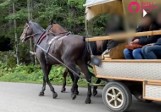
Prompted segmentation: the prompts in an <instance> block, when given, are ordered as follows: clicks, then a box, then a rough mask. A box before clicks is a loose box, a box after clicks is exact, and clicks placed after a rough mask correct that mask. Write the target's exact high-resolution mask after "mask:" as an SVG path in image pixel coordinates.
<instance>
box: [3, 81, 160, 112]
mask: <svg viewBox="0 0 161 112" xmlns="http://www.w3.org/2000/svg"><path fill="white" fill-rule="evenodd" d="M40 89H41V85H39V84H23V83H5V82H0V112H108V111H107V109H106V107H105V106H104V104H103V102H102V99H101V90H100V91H99V94H98V95H97V96H96V97H92V104H90V105H86V104H84V99H85V96H86V89H84V88H81V89H79V91H80V95H79V96H78V97H77V99H76V100H74V101H73V100H71V98H70V93H69V92H67V93H60V92H59V91H60V89H61V87H59V86H56V87H55V89H56V91H57V92H59V93H58V94H59V96H58V99H52V94H51V92H50V91H49V89H47V90H46V94H45V96H44V97H39V96H38V92H39V91H40ZM69 90H70V88H67V91H69ZM130 112H161V104H159V103H150V104H145V103H141V102H137V101H136V100H133V104H132V107H131V108H130Z"/></svg>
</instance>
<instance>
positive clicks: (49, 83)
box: [45, 65, 58, 99]
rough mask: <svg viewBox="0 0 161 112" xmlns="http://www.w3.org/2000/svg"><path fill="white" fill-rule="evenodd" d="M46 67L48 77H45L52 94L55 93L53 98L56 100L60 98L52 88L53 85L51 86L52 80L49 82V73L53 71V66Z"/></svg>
mask: <svg viewBox="0 0 161 112" xmlns="http://www.w3.org/2000/svg"><path fill="white" fill-rule="evenodd" d="M46 67H47V72H46V75H45V78H46V82H47V84H48V86H49V88H50V90H51V91H52V93H53V98H54V99H55V98H56V97H57V96H58V94H57V93H56V92H55V90H54V87H53V86H52V84H51V82H50V80H49V73H50V70H51V67H52V66H51V65H46Z"/></svg>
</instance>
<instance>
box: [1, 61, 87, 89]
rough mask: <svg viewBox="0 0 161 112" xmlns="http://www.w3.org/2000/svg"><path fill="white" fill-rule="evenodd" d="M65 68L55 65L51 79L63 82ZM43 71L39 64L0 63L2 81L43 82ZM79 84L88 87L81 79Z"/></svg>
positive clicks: (56, 83)
mask: <svg viewBox="0 0 161 112" xmlns="http://www.w3.org/2000/svg"><path fill="white" fill-rule="evenodd" d="M64 70H65V69H64V68H63V67H61V66H54V67H53V68H52V70H51V72H50V75H49V79H50V80H51V82H52V84H54V85H62V84H63V72H64ZM42 79H43V73H42V70H41V68H40V66H39V65H32V64H31V65H17V66H15V67H8V66H6V65H4V64H2V63H1V64H0V81H4V82H22V83H36V84H40V83H42ZM78 84H79V86H83V87H86V85H87V83H86V82H85V81H84V80H82V79H80V80H79V83H78ZM67 85H68V86H71V85H72V81H71V78H70V77H69V76H68V77H67Z"/></svg>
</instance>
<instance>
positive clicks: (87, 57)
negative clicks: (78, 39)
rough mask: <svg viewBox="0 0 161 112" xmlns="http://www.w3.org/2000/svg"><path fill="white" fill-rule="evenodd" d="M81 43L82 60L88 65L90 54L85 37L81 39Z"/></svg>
mask: <svg viewBox="0 0 161 112" xmlns="http://www.w3.org/2000/svg"><path fill="white" fill-rule="evenodd" d="M83 42H84V43H85V46H84V50H83V55H82V59H85V61H86V62H87V63H88V62H89V61H90V60H91V56H90V52H89V50H88V43H87V42H86V37H83Z"/></svg>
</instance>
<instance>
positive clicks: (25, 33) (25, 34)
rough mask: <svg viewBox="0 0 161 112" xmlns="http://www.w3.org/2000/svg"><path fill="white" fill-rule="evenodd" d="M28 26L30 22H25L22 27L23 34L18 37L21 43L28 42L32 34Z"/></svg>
mask: <svg viewBox="0 0 161 112" xmlns="http://www.w3.org/2000/svg"><path fill="white" fill-rule="evenodd" d="M30 24H31V22H29V21H27V22H26V24H25V26H24V29H23V32H22V34H21V36H20V40H21V41H22V42H25V41H26V40H28V39H29V38H30V37H31V35H32V34H33V29H32V27H31V25H30Z"/></svg>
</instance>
